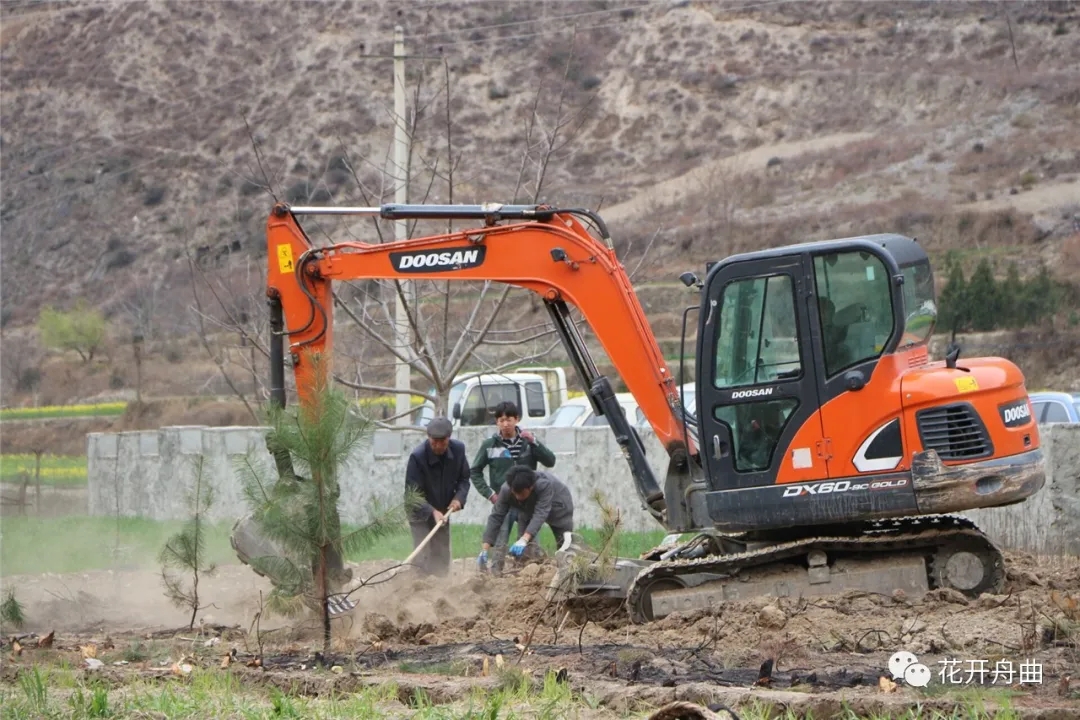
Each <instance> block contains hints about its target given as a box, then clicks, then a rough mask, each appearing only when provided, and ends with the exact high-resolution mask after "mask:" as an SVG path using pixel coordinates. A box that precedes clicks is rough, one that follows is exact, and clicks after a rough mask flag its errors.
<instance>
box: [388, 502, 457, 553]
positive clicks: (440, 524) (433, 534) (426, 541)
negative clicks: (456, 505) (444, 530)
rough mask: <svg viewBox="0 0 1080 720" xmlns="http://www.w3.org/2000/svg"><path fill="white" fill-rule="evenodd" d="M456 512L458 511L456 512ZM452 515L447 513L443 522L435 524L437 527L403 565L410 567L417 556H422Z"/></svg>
mask: <svg viewBox="0 0 1080 720" xmlns="http://www.w3.org/2000/svg"><path fill="white" fill-rule="evenodd" d="M454 512H457V511H456V510H455V511H454ZM450 515H451V513H446V514H445V515H443V518H442V520H440V521H439V522H437V523H435V527H433V528H432V529H431V532H429V533H428V534H427V537H426V538H424V539H423V540H421V541H420V544H419V545H417V546H416V549H415V550H413V551H412V553H411V554H410V555H409V557H407V558H405V560H404V562H402V563H401V564H402V565H408V564H409V563H411V562H412V561H413V560H414V559H415V558H416V556H417V555H419V554H420V551H421V550H423V549H424V547H425V546H426V545H427V544H428V543H429V542H431V538H433V537H435V533H437V532H439V528H441V527H442V526H443V525H445V524H446V523H448V522H449V521H450Z"/></svg>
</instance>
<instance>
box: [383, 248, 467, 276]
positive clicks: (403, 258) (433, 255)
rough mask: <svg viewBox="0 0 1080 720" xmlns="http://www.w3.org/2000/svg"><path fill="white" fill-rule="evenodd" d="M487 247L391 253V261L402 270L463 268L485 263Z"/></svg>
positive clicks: (396, 267) (395, 267)
mask: <svg viewBox="0 0 1080 720" xmlns="http://www.w3.org/2000/svg"><path fill="white" fill-rule="evenodd" d="M486 249H487V248H485V247H483V246H480V247H467V248H447V249H446V250H442V251H428V252H412V253H404V252H401V253H391V254H390V262H391V263H392V264H393V266H394V269H395V270H398V271H400V272H432V271H436V272H438V271H445V270H463V269H465V268H472V267H477V266H478V265H482V264H483V263H484V251H485V250H486Z"/></svg>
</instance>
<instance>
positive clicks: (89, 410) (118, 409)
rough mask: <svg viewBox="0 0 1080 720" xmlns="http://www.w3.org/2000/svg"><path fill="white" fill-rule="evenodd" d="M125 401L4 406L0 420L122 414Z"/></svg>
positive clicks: (125, 405) (124, 408)
mask: <svg viewBox="0 0 1080 720" xmlns="http://www.w3.org/2000/svg"><path fill="white" fill-rule="evenodd" d="M125 410H127V403H126V402H108V403H93V404H85V405H43V406H41V407H25V408H4V409H2V410H0V421H6V420H46V419H51V418H74V417H98V416H103V415H104V416H108V415H123V414H124V411H125Z"/></svg>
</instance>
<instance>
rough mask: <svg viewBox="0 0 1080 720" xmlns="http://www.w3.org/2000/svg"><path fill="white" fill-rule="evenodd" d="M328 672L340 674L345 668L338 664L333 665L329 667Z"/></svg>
mask: <svg viewBox="0 0 1080 720" xmlns="http://www.w3.org/2000/svg"><path fill="white" fill-rule="evenodd" d="M330 672H332V673H337V674H338V675H340V674H341V673H343V672H345V668H343V667H341V666H340V665H335V666H333V667H332V668H330Z"/></svg>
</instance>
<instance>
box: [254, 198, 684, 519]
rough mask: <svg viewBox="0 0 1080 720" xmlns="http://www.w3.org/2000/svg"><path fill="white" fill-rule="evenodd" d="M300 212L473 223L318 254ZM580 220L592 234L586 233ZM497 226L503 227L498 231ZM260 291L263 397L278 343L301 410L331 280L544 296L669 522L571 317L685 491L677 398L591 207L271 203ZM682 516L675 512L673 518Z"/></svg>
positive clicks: (279, 379)
mask: <svg viewBox="0 0 1080 720" xmlns="http://www.w3.org/2000/svg"><path fill="white" fill-rule="evenodd" d="M301 215H359V216H364V215H366V216H377V217H380V218H382V219H385V220H409V219H441V220H459V221H464V220H482V221H483V225H482V226H480V227H476V228H473V229H469V230H463V231H459V232H451V233H446V234H441V235H431V236H428V237H420V238H414V239H410V240H403V241H398V242H392V243H384V244H367V243H361V242H344V243H339V244H334V245H330V246H326V247H315V246H314V245H313V244H312V243H311V241H310V240H309V239H308V237H307V235H306V234H305V233H304V231H303V229H302V228H301V227H300V225H299V223H298V221H297V216H301ZM583 219H585V220H588V221H590V222H591V223H592V224H593V225H594V226H595V227H596V229H597V232H598V234H599V235H600V239H599V240H598V239H596V238H595V237H594V236H593V235H592V234H590V232H589V231H588V230H587V228H586V225H585V223H584V222H583ZM500 223H502V224H500ZM267 242H268V262H269V267H268V274H267V284H268V287H267V294H268V296H269V300H270V304H271V329H272V333H273V334H272V338H273V342H272V344H271V368H272V369H271V373H272V374H271V386H272V387H271V391H272V399H273V400H274V401H276V402H278V404H280V405H281V406H284V404H285V383H284V352H285V338H287V339H288V352H289V354H290V355H291V362H292V367H293V371H294V373H295V376H296V382H297V388H298V393H299V396H300V402H304V390H303V389H304V388H305V387H306V386H307V380H308V378H309V375H310V373H311V371H312V364H311V360H310V359H309V358H308V357H306V355H308V353H321V354H322V355H323V356H325V357H326V358H327V359H329V358H330V356H331V355H332V346H333V297H332V294H331V283H332V282H333V281H335V280H357V279H397V280H443V281H446V280H473V281H493V282H499V283H506V284H509V285H513V286H516V287H521V288H525V289H528V290H531V291H533V292H535V293H536V294H538V295H539V296H540V297H541V298H543V300H544V304H545V307H546V308H547V310H548V312H549V314H550V316H551V319H552V322H553V323H554V325H555V328H556V330H557V332H558V333H559V336H560V338H561V340H562V342H563V344H564V346H565V348H566V351H567V353H568V354H569V356H570V359H571V362H572V363H573V364H574V367H575V369H576V370H577V372H578V374H579V376H580V377H581V380H582V382H583V384H584V386H585V387H586V388H587V393H588V395H589V397H590V399H591V401H592V403H593V405H594V407H595V408H596V410H597V412H598V413H600V414H603V415H606V416H607V417H608V421H609V424H610V427H611V428H612V431H613V432H614V433H615V436H616V440H617V441H618V443H619V446H620V447H621V448H622V450H623V454H624V456H625V457H626V458H627V461H628V462H629V464H630V469H631V472H632V474H633V477H634V481H635V485H636V488H637V491H638V494H639V495H640V497H641V499H642V501H643V503H644V505H645V507H646V509H648V510H649V511H650V513H651V514H652V515H653V516H654V517H655V518H656V519H657V520H658V521H660V522H661V523H662V524H665V525H666V524H667V520H668V518H667V512H666V510H667V506H666V502H665V498H664V493H663V492H662V491H661V489H660V486H659V483H658V482H657V479H656V477H655V475H654V473H653V472H652V469H651V468H650V466H649V465H648V463H647V462H646V460H645V449H644V445H643V444H642V442H641V438H640V436H638V434H637V432H636V431H635V430H634V428H633V425H632V424H631V421H630V419H628V418H626V417H625V415H624V413H623V412H622V411H621V409H620V407H619V404H618V402H617V401H616V399H615V393H614V390H613V388H612V385H611V382H610V381H609V380H608V379H607V378H606V377H604V376H603V375H601V374H600V372H599V371H598V370H597V367H596V365H595V363H594V362H593V360H592V358H591V356H590V354H589V351H588V349H587V347H586V345H585V343H584V341H583V340H582V338H581V336H580V334H579V333H578V330H577V327H576V325H575V324H574V322H573V320H572V318H571V315H570V306H575V307H577V308H578V309H579V310H580V311H581V312H582V314H583V315H584V316H585V318H587V319H588V322H589V325H590V326H591V327H592V330H593V332H594V333H595V335H596V337H597V339H598V340H599V341H600V343H601V345H602V346H603V348H604V350H605V351H606V353H607V355H608V357H609V358H610V360H611V362H612V364H613V365H614V366H615V369H616V370H617V371H618V373H619V375H620V377H621V378H622V380H623V382H625V383H626V386H627V388H628V389H629V391H630V392H631V393H632V394H633V396H634V397H635V398H636V400H637V402H638V404H639V406H640V407H641V409H642V411H643V412H644V413H645V416H646V418H647V419H648V421H649V423H650V424H651V425H652V428H653V430H654V431H655V433H656V435H657V437H658V438H659V439H660V441H661V442H662V443H663V446H664V447H665V449H666V450H667V453H668V456H669V463H670V464H669V469H668V484H669V487H670V486H672V480H673V479H675V478H677V479H678V480H677V481H676V482H675V485H676V486H685V484H686V483H685V478H686V477H687V476H688V474H689V472H690V457H692V456H693V455H694V454H696V448H695V447H694V443H693V436H692V435H691V434H690V433H688V432H687V429H686V426H685V420H684V417H685V416H684V413H683V409H682V406H681V403H680V400H679V391H678V388H677V386H676V381H675V378H673V377H672V375H671V372H670V370H669V369H668V367H667V364H666V363H665V361H664V357H663V354H662V353H661V351H660V348H659V346H658V345H657V342H656V338H655V337H654V336H653V333H652V330H651V328H650V327H649V324H648V321H647V319H646V317H645V313H644V311H643V310H642V308H641V304H640V303H639V302H638V298H637V295H636V294H635V293H634V289H633V287H632V285H631V282H630V279H629V277H627V275H626V272H625V271H624V269H623V266H622V265H621V264H620V263H619V260H618V258H617V257H616V254H615V250H614V247H613V244H612V242H611V238H610V235H609V234H608V232H607V228H606V226H605V225H604V222H603V220H601V219H600V217H599V216H597V215H596V214H595V213H592V212H591V211H588V210H558V209H554V208H551V207H547V206H530V205H471V206H470V205H383V206H381V207H376V208H363V207H361V208H328V207H289V206H288V205H286V204H284V203H279V204H277V205H275V206H274V208H273V210H272V212H271V214H270V218H269V220H268V223H267ZM677 514H678V515H682V513H681V512H677Z"/></svg>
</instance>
